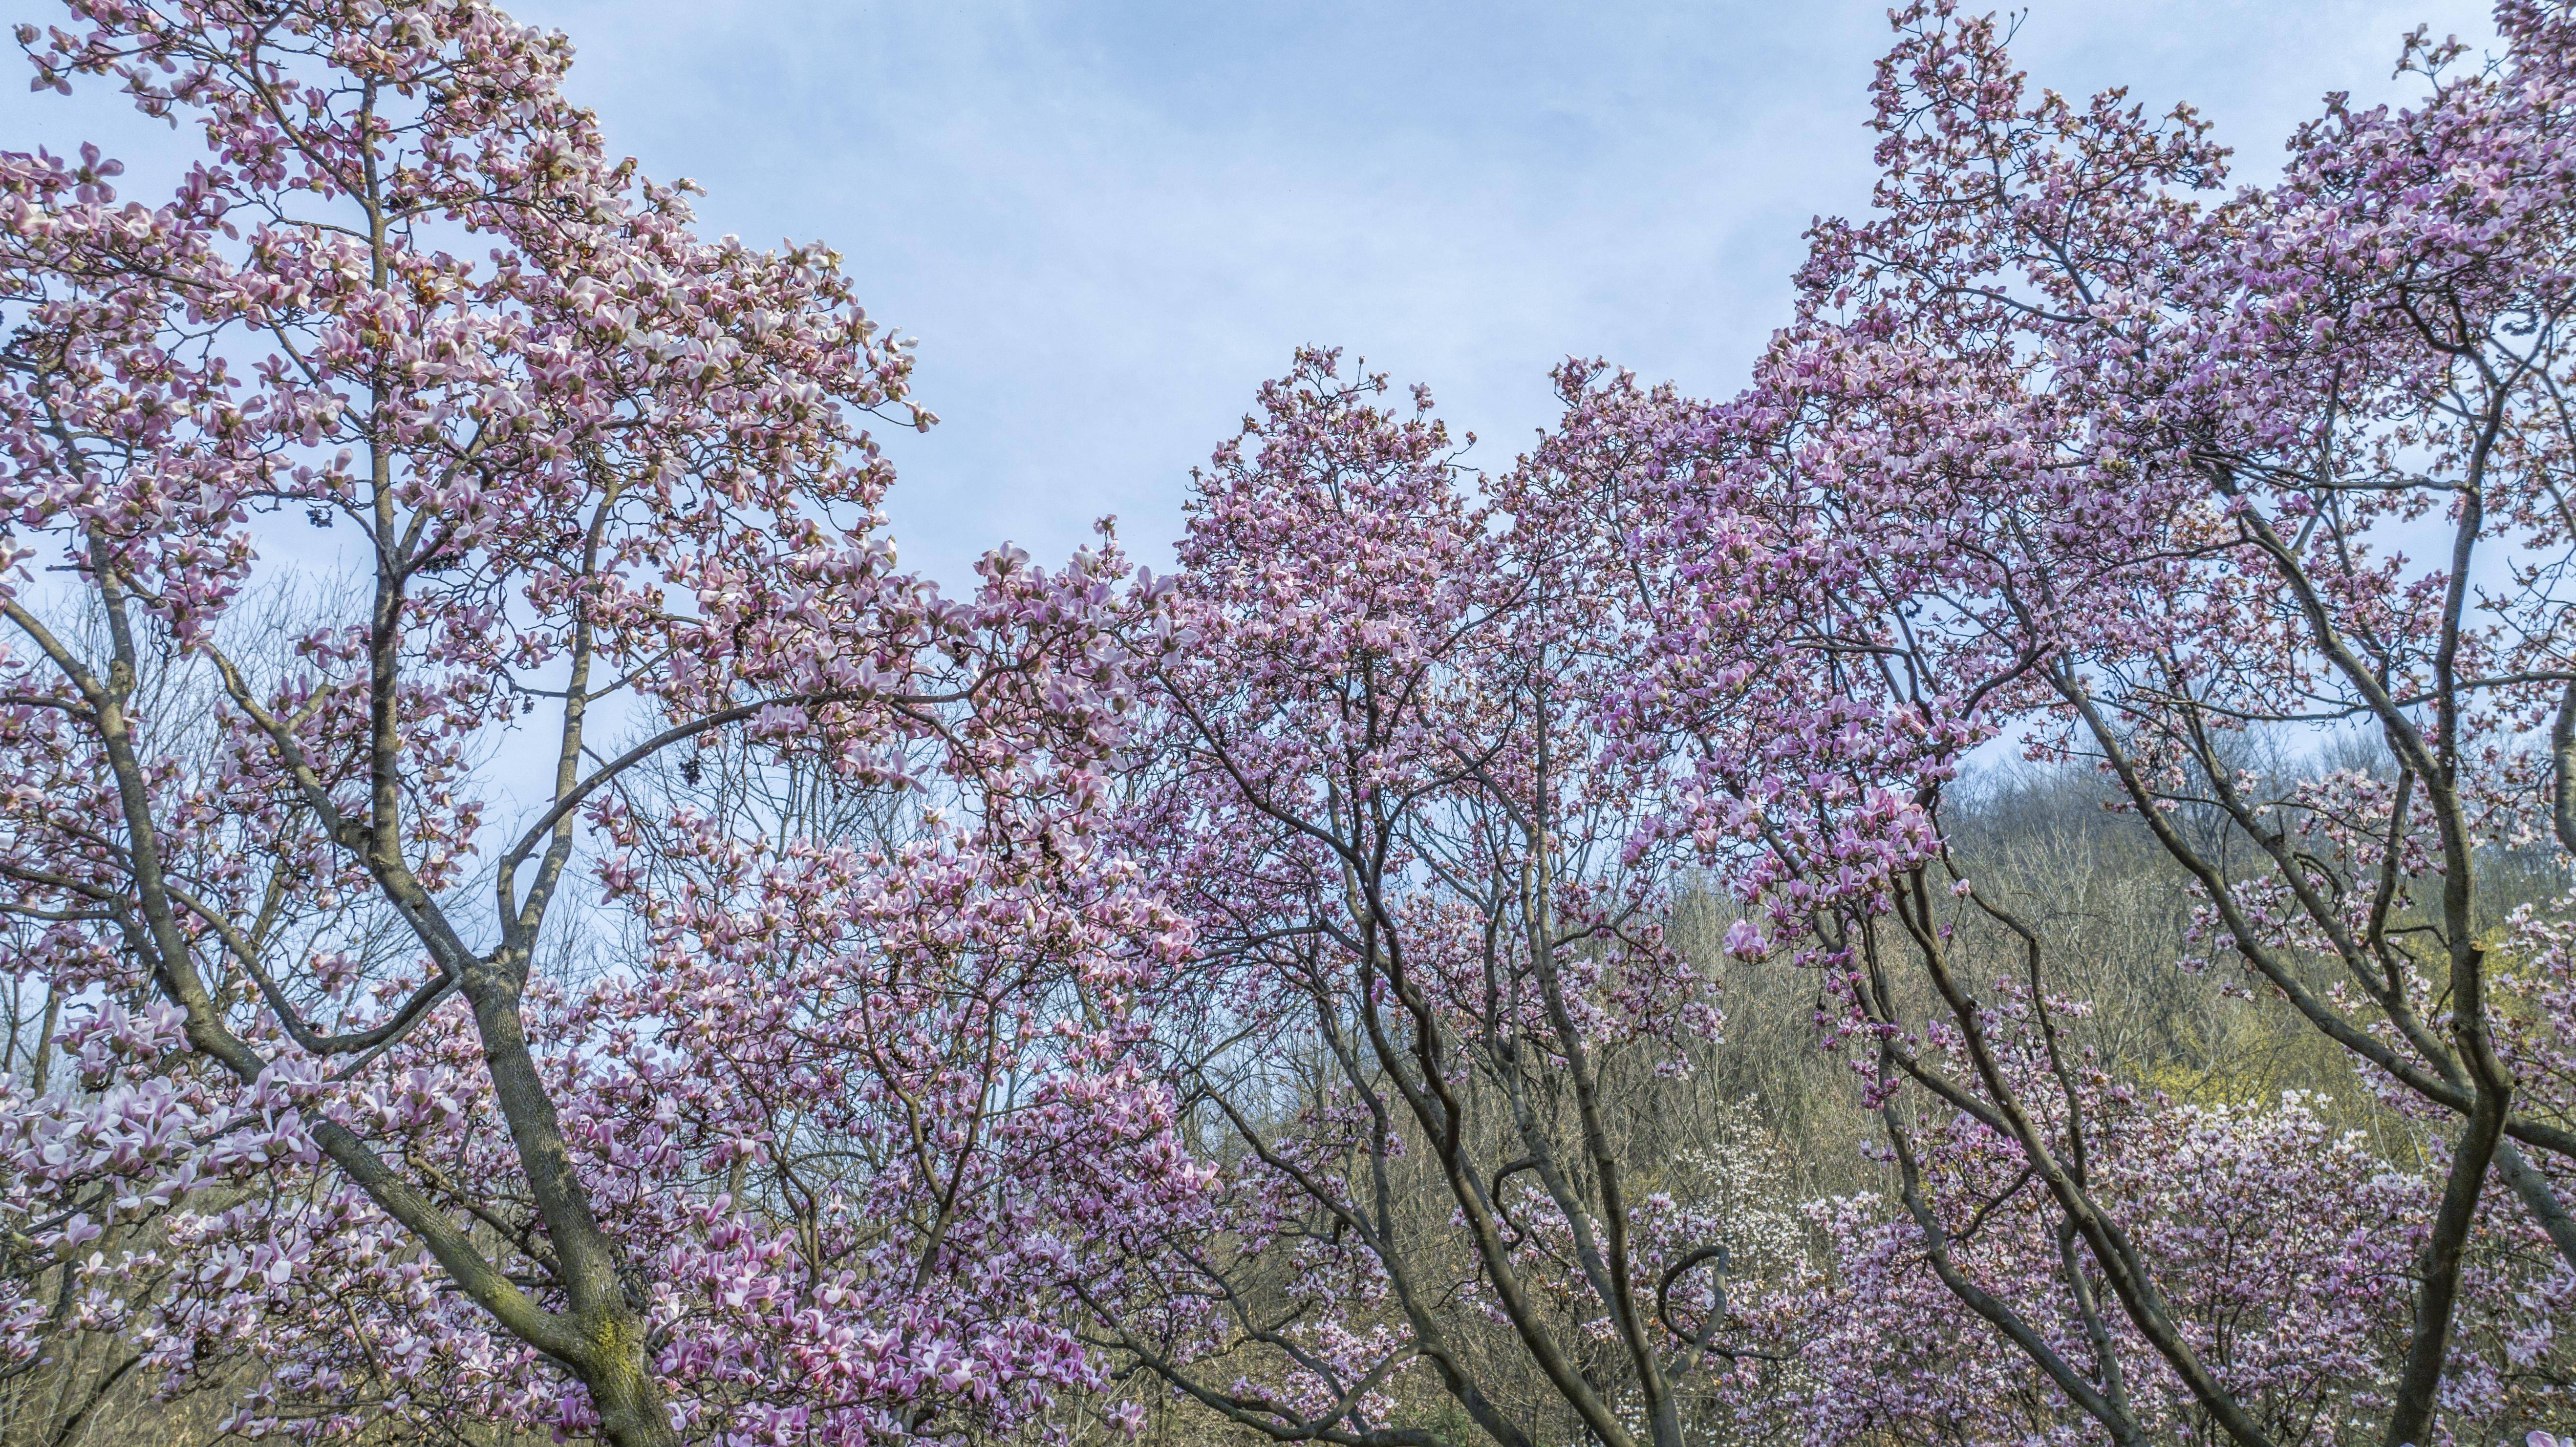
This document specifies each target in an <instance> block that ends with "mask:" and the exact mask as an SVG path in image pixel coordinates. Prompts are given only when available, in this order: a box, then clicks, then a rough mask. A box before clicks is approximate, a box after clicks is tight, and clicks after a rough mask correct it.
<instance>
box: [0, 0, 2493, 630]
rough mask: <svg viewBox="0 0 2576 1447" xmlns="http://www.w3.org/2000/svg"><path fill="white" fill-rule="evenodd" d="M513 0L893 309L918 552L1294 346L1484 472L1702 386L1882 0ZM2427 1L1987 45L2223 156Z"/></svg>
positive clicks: (1203, 410) (756, 238)
mask: <svg viewBox="0 0 2576 1447" xmlns="http://www.w3.org/2000/svg"><path fill="white" fill-rule="evenodd" d="M511 8H512V9H513V11H514V12H515V13H516V14H518V15H519V16H520V17H521V18H523V19H527V20H531V21H536V22H539V23H544V24H550V25H555V26H559V27H561V28H563V29H565V30H567V31H569V32H570V33H571V34H572V36H573V38H574V40H575V42H576V44H577V46H578V48H579V54H580V61H579V64H578V65H577V67H576V68H575V71H574V73H573V76H572V83H571V86H570V90H571V92H572V93H573V95H574V96H575V97H576V98H578V99H580V100H582V101H584V102H585V103H588V104H590V105H592V106H594V107H596V108H597V109H598V110H599V112H600V114H601V116H602V118H603V121H604V122H605V126H606V131H607V135H608V139H609V143H610V145H611V146H612V147H615V148H618V149H621V150H624V151H627V152H631V153H633V154H634V155H636V156H638V157H640V158H641V159H642V161H643V163H644V167H645V169H646V170H647V172H648V173H650V174H653V175H655V176H657V177H661V178H665V179H667V178H671V177H677V176H689V177H693V178H695V179H697V180H698V181H700V182H701V183H703V184H704V185H705V186H706V187H707V188H708V190H709V192H710V194H709V195H708V196H707V197H705V198H704V199H703V201H702V202H701V203H700V215H701V218H702V220H703V221H704V223H705V225H706V228H707V229H708V230H709V231H713V232H722V231H731V232H736V233H738V234H740V235H741V236H743V237H744V238H745V239H746V240H749V241H753V242H758V243H763V244H774V243H775V242H776V241H777V240H778V239H779V238H781V237H783V236H794V237H798V238H809V237H820V238H822V239H825V240H827V241H829V242H831V243H832V244H833V245H835V246H836V247H838V248H839V249H840V250H841V251H842V253H843V254H844V255H845V256H846V257H847V258H848V261H849V265H850V267H851V269H852V271H853V272H854V273H855V275H856V277H857V278H858V286H859V291H860V294H861V296H862V297H863V298H865V299H866V300H867V302H868V305H869V307H870V310H871V311H872V312H873V313H874V314H875V315H876V316H877V317H878V318H879V319H880V320H882V321H885V322H888V323H890V324H892V325H894V326H896V327H898V328H900V329H901V330H903V331H905V332H907V333H909V334H912V335H915V336H918V337H919V338H920V339H921V352H920V357H921V366H920V372H919V375H918V391H917V393H916V395H917V396H918V397H919V399H920V400H921V401H923V402H924V403H925V404H927V405H928V406H930V407H931V408H932V409H933V410H935V411H936V412H938V413H939V414H940V415H941V416H942V417H943V418H944V419H945V421H944V425H942V426H940V427H938V428H936V429H934V430H933V431H932V432H931V433H930V434H929V435H927V436H924V437H918V438H914V437H900V438H897V439H895V440H894V443H893V446H892V448H891V450H892V452H893V455H894V457H895V459H896V461H897V462H898V464H899V466H900V467H901V469H902V474H903V482H902V484H901V485H900V486H899V487H898V488H897V489H896V494H895V499H894V501H893V504H892V511H893V514H894V518H895V523H896V534H897V536H898V538H899V539H900V540H901V541H902V543H903V545H904V549H903V551H904V556H905V559H906V561H908V562H911V563H913V564H915V565H917V566H921V567H925V568H927V569H929V570H930V571H931V572H933V573H934V574H935V575H936V576H938V577H940V578H941V579H943V580H944V581H946V582H947V583H948V584H949V586H950V587H951V588H952V589H955V588H958V587H959V586H960V585H961V584H963V583H964V582H966V581H968V579H969V565H970V563H971V560H972V559H973V558H974V556H975V555H976V554H977V553H979V552H981V551H982V550H983V549H984V548H986V547H988V546H991V545H992V544H994V543H996V542H999V541H1002V540H1004V539H1008V540H1011V541H1015V542H1018V543H1020V544H1021V545H1023V546H1025V547H1028V548H1029V549H1030V550H1031V551H1032V552H1034V553H1036V554H1037V555H1038V556H1040V557H1041V558H1047V557H1054V556H1061V555H1062V554H1063V553H1064V552H1066V551H1067V550H1069V549H1070V548H1072V547H1074V546H1076V545H1077V544H1079V543H1080V542H1081V541H1082V540H1083V539H1084V537H1085V535H1086V533H1087V531H1088V528H1089V525H1090V521H1091V519H1092V518H1094V517H1096V516H1098V515H1100V514H1102V513H1116V514H1118V515H1119V516H1120V518H1121V520H1122V529H1123V531H1124V532H1125V534H1126V536H1127V537H1128V539H1129V541H1130V543H1131V546H1133V547H1134V548H1135V550H1136V551H1137V553H1138V555H1139V556H1140V557H1141V558H1143V559H1144V560H1145V561H1147V562H1149V563H1151V564H1154V565H1155V566H1157V567H1160V566H1163V565H1164V564H1165V563H1166V562H1167V560H1168V556H1169V554H1168V546H1167V545H1168V542H1169V540H1170V539H1171V538H1172V537H1173V536H1174V534H1175V533H1176V532H1177V530H1178V527H1179V506H1180V500H1181V496H1182V491H1183V488H1184V486H1185V484H1186V482H1187V479H1188V472H1189V468H1190V467H1191V465H1192V464H1194V463H1196V462H1198V461H1200V460H1202V459H1203V458H1204V457H1205V456H1206V455H1207V452H1208V449H1209V448H1210V447H1211V446H1212V445H1214V444H1215V443H1216V442H1217V441H1218V440H1219V439H1220V438H1222V437H1224V436H1225V435H1227V434H1228V433H1229V432H1231V431H1232V429H1233V427H1234V425H1235V423H1236V422H1237V421H1238V420H1239V418H1240V417H1241V415H1242V413H1243V410H1244V408H1245V407H1246V406H1248V405H1249V403H1250V401H1251V397H1252V392H1253V389H1254V387H1255V386H1256V385H1257V384H1258V383H1259V382H1260V381H1261V379H1263V378H1265V377H1268V376H1272V375H1275V374H1277V373H1279V372H1281V371H1283V370H1284V369H1285V368H1286V366H1287V363H1288V358H1289V353H1290V350H1291V349H1292V348H1293V347H1295V346H1297V345H1298V344H1300V343H1303V342H1319V343H1328V344H1338V345H1342V346H1345V347H1348V348H1350V349H1351V350H1353V351H1355V352H1358V353H1360V354H1363V355H1365V356H1366V357H1367V358H1368V359H1369V361H1370V362H1371V364H1372V365H1373V366H1377V367H1382V368H1385V369H1387V370H1390V371H1392V372H1394V373H1395V374H1396V377H1397V379H1398V380H1399V381H1407V382H1409V381H1422V382H1427V383H1429V384H1430V385H1431V386H1432V388H1433V389H1434V391H1435V393H1436V394H1437V395H1438V396H1439V398H1440V399H1441V403H1442V408H1443V411H1444V413H1445V414H1446V415H1447V416H1448V417H1449V418H1450V420H1451V423H1452V425H1453V427H1454V428H1458V429H1461V430H1473V431H1475V432H1477V433H1478V434H1479V435H1480V437H1481V439H1482V440H1481V442H1480V444H1479V445H1478V446H1477V447H1476V449H1475V450H1474V452H1473V453H1472V454H1470V459H1469V460H1470V461H1471V462H1473V463H1476V464H1478V465H1482V466H1485V467H1488V468H1499V467H1503V466H1507V465H1508V464H1509V463H1510V461H1511V459H1512V457H1513V456H1514V455H1515V454H1517V453H1518V452H1519V451H1520V450H1521V449H1522V448H1523V446H1524V445H1525V444H1526V442H1527V440H1528V438H1529V437H1530V434H1531V432H1532V430H1533V429H1535V428H1537V427H1539V426H1542V425H1544V424H1546V423H1548V422H1550V421H1552V420H1553V409H1552V407H1551V406H1550V402H1549V397H1548V389H1547V377H1546V374H1547V370H1548V368H1549V367H1550V366H1552V365H1553V364H1554V363H1555V362H1556V361H1557V360H1559V359H1560V358H1562V357H1564V356H1565V355H1567V354H1568V353H1582V354H1587V355H1592V354H1597V355H1602V356H1606V357H1608V358H1610V359H1611V360H1613V361H1614V362H1618V363H1620V364H1623V365H1626V366H1630V367H1633V368H1635V369H1636V370H1638V371H1639V372H1640V373H1643V374H1645V375H1647V376H1649V377H1653V378H1667V377H1669V378H1673V379H1676V380H1678V381H1679V382H1680V383H1681V384H1682V385H1683V386H1684V387H1685V388H1687V389H1690V390H1693V391H1697V392H1700V393H1703V394H1724V393H1729V392H1732V391H1733V390H1734V389H1735V388H1736V386H1737V385H1738V383H1739V379H1740V378H1741V376H1742V375H1743V372H1744V369H1745V364H1746V362H1747V361H1748V360H1749V359H1750V358H1751V356H1752V355H1753V354H1754V352H1755V350H1756V349H1757V348H1758V347H1759V346H1760V344H1761V341H1762V339H1763V337H1764V336H1765V335H1767V334H1768V332H1769V331H1770V329H1771V328H1773V327H1774V326H1777V325H1778V324H1780V323H1781V322H1782V321H1784V320H1785V319H1786V318H1787V314H1788V305H1789V288H1788V281H1787V278H1788V275H1789V272H1790V271H1791V270H1792V268H1793V267H1794V266H1795V265H1796V263H1797V260H1798V258H1799V256H1800V254H1801V252H1802V250H1803V247H1802V243H1801V241H1800V233H1801V232H1802V231H1803V230H1804V229H1805V227H1806V224H1807V222H1808V219H1809V218H1810V217H1811V216H1813V215H1815V214H1816V213H1819V212H1844V213H1849V212H1853V211H1856V210H1858V209H1860V208H1861V207H1863V206H1865V205H1866V202H1867V197H1868V185H1869V178H1870V174H1871V163H1870V137H1869V136H1868V135H1867V134H1866V133H1865V132H1864V131H1863V130H1862V128H1861V122H1862V121H1863V119H1864V118H1865V117H1866V116H1867V115H1868V105H1867V100H1866V96H1865V94H1864V88H1865V86H1866V85H1867V83H1868V80H1869V75H1870V64H1871V62H1872V60H1873V59H1874V58H1875V57H1876V56H1877V55H1878V54H1879V53H1880V52H1881V51H1882V50H1884V49H1885V48H1886V46H1887V43H1888V39H1889V37H1888V31H1887V27H1886V24H1885V19H1884V15H1885V6H1884V3H1883V0H1805V3H1791V4H1779V3H1766V4H1758V5H1756V4H1746V3H1732V0H1727V3H1719V0H1704V3H1698V4H1689V3H1610V0H1591V3H1580V4H1578V3H1571V0H1566V3H1557V4H1527V3H1498V0H1486V3H1467V0H1407V3H1403V4H1397V5H1383V4H1382V5H1363V4H1356V3H1348V0H1315V3H1298V4H1290V3H1286V0H1219V3H1207V0H1194V3H1184V0H1141V3H1140V0H1114V3H1074V0H1064V3H1029V4H1010V3H982V0H959V3H953V4H951V3H936V4H924V3H911V4H887V3H874V0H519V3H517V4H515V5H513V6H512V7H511ZM0 9H4V10H5V11H6V12H7V18H8V19H10V20H22V19H26V20H35V21H38V22H39V23H55V22H56V21H58V19H59V16H60V13H61V12H60V11H58V10H52V9H49V8H47V7H43V6H39V5H36V4H33V3H31V0H8V3H6V4H5V5H0ZM2419 21H2422V22H2427V23H2429V24H2430V25H2431V26H2432V28H2433V30H2434V32H2435V33H2436V34H2444V33H2456V34H2459V35H2461V36H2463V37H2465V38H2472V39H2474V40H2483V39H2484V38H2485V37H2486V36H2488V34H2489V33H2490V31H2489V27H2488V24H2487V20H2486V7H2485V6H2484V5H2483V4H2481V3H2477V0H2299V3H2284V0H2272V3H2263V0H2036V3H2035V4H2034V5H2033V6H2032V8H2031V10H2030V13H2029V16H2028V19H2027V21H2026V22H2025V24H2024V26H2023V29H2022V35H2021V39H2020V41H2019V42H2018V43H2017V44H2016V47H2015V53H2016V56H2017V58H2018V59H2019V60H2020V61H2021V63H2022V64H2023V65H2024V66H2025V67H2026V68H2027V69H2028V70H2029V71H2030V73H2031V75H2032V77H2033V80H2034V81H2035V82H2036V83H2038V84H2042V85H2050V86H2054V87H2055V88H2057V89H2059V90H2061V91H2066V92H2069V93H2076V94H2084V93H2090V92H2091V91H2093V90H2096V89H2099V88H2101V87H2104V86H2107V85H2115V84H2124V83H2125V84H2127V85H2129V86H2130V87H2131V94H2132V98H2133V99H2140V100H2145V101H2147V102H2149V103H2150V104H2151V105H2152V106H2153V107H2155V108H2156V109H2159V110H2161V109H2162V108H2163V107H2164V106H2166V105H2167V104H2169V103H2170V102H2171V101H2173V100H2175V99H2186V98H2187V99H2190V100H2192V101H2193V102H2194V103H2196V104H2198V105H2199V106H2200V107H2201V108H2202V109H2203V111H2204V112H2206V113H2207V114H2208V115H2210V116H2211V117H2212V118H2213V119H2214V120H2216V121H2217V122H2218V124H2219V134H2220V136H2221V138H2222V139H2224V140H2226V141H2227V142H2228V143H2230V144H2232V145H2234V146H2236V147H2237V149H2238V152H2239V156H2238V166H2239V171H2238V174H2239V176H2240V178H2242V179H2248V180H2253V179H2263V178H2266V177H2268V176H2269V174H2270V173H2271V170H2272V167H2273V158H2274V157H2275V156H2276V155H2277V154H2278V153H2279V146H2280V143H2281V141H2282V140H2283V139H2284V138H2285V137H2286V135H2287V134H2288V131H2289V129H2290V127H2291V126H2292V125H2293V124H2295V123H2296V121H2297V120H2298V119H2300V118H2301V117H2304V116H2307V115H2312V114H2314V113H2315V111H2316V109H2317V100H2318V97H2319V96H2320V95H2321V94H2322V93H2323V92H2325V91H2328V90H2332V89H2349V90H2351V91H2353V92H2354V93H2355V94H2356V95H2357V96H2359V97H2363V98H2374V97H2379V96H2386V95H2391V94H2395V93H2396V90H2395V88H2394V87H2392V85H2391V83H2390V81H2389V68H2390V63H2391V62H2392V61H2393V60H2394V58H2395V55H2396V52H2397V40H2398V36H2399V35H2400V34H2401V33H2402V32H2403V31H2405V30H2406V29H2408V28H2410V27H2411V26H2413V25H2414V24H2416V23H2417V22H2419ZM85 94H86V99H85V100H82V101H74V102H66V101H65V100H63V99H62V98H61V97H54V96H30V95H28V94H27V93H26V91H25V90H24V88H23V87H22V86H18V85H10V86H6V87H0V127H5V129H6V133H7V135H8V137H9V139H8V141H7V146H8V148H9V149H13V150H14V149H22V148H25V147H27V146H29V145H31V144H44V145H48V146H51V147H53V148H54V149H56V150H57V151H60V150H64V149H66V148H68V147H71V146H75V145H77V143H78V142H79V141H80V140H81V139H83V138H85V137H94V138H96V139H99V140H100V141H102V143H104V144H106V145H107V146H108V148H109V149H110V150H111V151H113V152H116V153H119V154H122V155H125V156H127V157H128V158H129V159H131V160H133V161H134V162H135V163H136V166H135V173H134V176H133V180H134V181H136V182H140V183H142V184H135V185H130V186H129V187H128V188H127V189H126V195H127V196H128V197H130V198H134V199H144V200H147V201H149V200H152V199H154V197H155V191H156V187H155V186H154V185H152V184H151V181H152V179H153V178H155V177H157V176H158V175H160V174H162V167H161V166H158V165H154V164H153V162H154V161H156V160H161V161H167V162H172V163H177V162H181V161H183V160H184V159H188V158H191V157H192V153H193V151H194V149H195V146H194V142H195V138H194V137H193V136H185V137H181V136H173V135H171V134H170V133H169V132H168V131H166V130H161V129H159V128H157V127H151V126H148V125H145V124H143V123H141V122H140V121H137V120H127V121H126V123H125V124H122V125H117V124H109V123H108V122H110V121H111V120H112V119H125V118H121V117H113V115H112V112H113V106H114V102H113V99H112V98H111V96H110V95H108V94H106V93H103V92H101V93H85ZM155 153H157V154H155Z"/></svg>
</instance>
